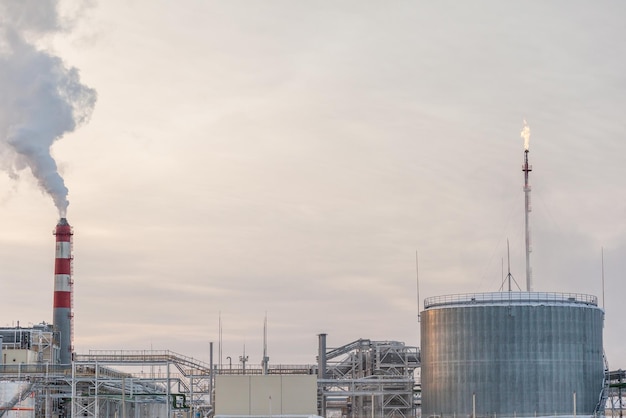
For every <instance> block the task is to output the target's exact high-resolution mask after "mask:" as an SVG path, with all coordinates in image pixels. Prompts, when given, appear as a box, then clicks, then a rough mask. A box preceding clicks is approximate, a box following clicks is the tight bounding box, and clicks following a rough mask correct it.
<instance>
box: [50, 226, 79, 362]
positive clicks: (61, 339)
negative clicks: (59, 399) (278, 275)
mask: <svg viewBox="0 0 626 418" xmlns="http://www.w3.org/2000/svg"><path fill="white" fill-rule="evenodd" d="M53 234H54V235H55V236H56V253H55V261H54V309H53V310H54V314H53V328H54V333H55V336H56V338H57V341H56V343H57V344H58V347H59V363H60V364H70V363H71V362H72V352H73V347H72V329H73V327H72V318H73V316H74V314H73V313H72V287H73V286H72V285H73V281H72V235H73V234H74V233H73V231H72V227H71V226H70V224H69V223H67V219H66V218H61V219H59V223H58V224H57V227H56V229H55V231H54V232H53Z"/></svg>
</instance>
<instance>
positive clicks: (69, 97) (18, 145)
mask: <svg viewBox="0 0 626 418" xmlns="http://www.w3.org/2000/svg"><path fill="white" fill-rule="evenodd" d="M58 6H59V5H58V0H0V167H1V168H3V169H4V170H5V171H6V172H7V173H8V174H9V176H10V177H11V178H13V179H18V178H19V174H20V172H21V171H22V170H25V169H27V168H29V169H30V171H31V172H32V174H33V175H34V176H35V178H36V179H37V182H38V184H39V186H40V187H41V189H42V190H43V191H44V192H46V193H48V194H49V195H50V196H51V197H52V199H53V200H54V204H55V205H56V207H57V209H58V210H59V215H60V216H61V217H65V214H66V211H67V206H68V204H69V202H68V200H67V193H68V189H67V187H65V182H64V181H63V178H62V177H61V175H60V174H59V172H58V169H57V164H56V162H55V160H54V158H53V157H52V155H51V153H50V148H51V147H52V145H53V143H54V142H55V141H57V140H58V139H60V138H62V137H63V135H65V134H66V133H69V132H72V131H73V130H74V129H76V127H77V126H78V125H80V124H81V123H84V122H86V121H88V119H89V117H90V116H91V112H92V110H93V107H94V105H95V102H96V92H95V90H93V89H91V88H89V87H87V86H85V85H83V84H81V82H80V77H79V74H78V70H77V69H76V68H72V67H67V66H66V65H65V63H64V62H63V61H62V60H61V58H59V57H56V56H54V55H52V54H51V53H49V52H47V51H46V50H45V49H43V48H41V47H38V44H41V43H42V41H44V40H46V39H47V38H48V37H50V36H51V35H54V34H55V33H57V32H59V31H61V29H62V28H61V24H60V19H59V13H58Z"/></svg>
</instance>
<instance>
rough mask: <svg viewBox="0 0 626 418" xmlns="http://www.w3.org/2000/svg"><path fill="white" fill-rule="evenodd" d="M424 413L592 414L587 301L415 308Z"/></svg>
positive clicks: (594, 369)
mask: <svg viewBox="0 0 626 418" xmlns="http://www.w3.org/2000/svg"><path fill="white" fill-rule="evenodd" d="M421 318H422V321H421V335H422V344H421V350H422V351H421V354H422V370H421V373H422V416H423V417H428V416H432V415H443V416H462V415H465V416H467V415H469V414H471V413H472V396H473V394H475V399H476V414H477V415H478V416H481V415H482V416H488V415H490V416H494V415H496V416H511V417H512V416H518V417H521V416H535V415H539V416H540V415H554V414H570V415H571V414H572V413H573V398H574V396H573V393H574V392H576V409H577V414H579V415H585V414H587V415H591V414H593V411H594V408H595V406H596V405H597V403H598V400H599V395H600V391H601V389H602V381H603V374H604V363H603V348H602V347H603V346H602V327H603V319H604V312H603V311H602V310H601V309H599V308H598V307H597V306H593V305H559V304H554V305H550V304H545V305H525V304H521V305H509V306H497V305H477V306H471V305H466V306H454V307H442V308H437V309H427V310H425V311H424V312H422V315H421Z"/></svg>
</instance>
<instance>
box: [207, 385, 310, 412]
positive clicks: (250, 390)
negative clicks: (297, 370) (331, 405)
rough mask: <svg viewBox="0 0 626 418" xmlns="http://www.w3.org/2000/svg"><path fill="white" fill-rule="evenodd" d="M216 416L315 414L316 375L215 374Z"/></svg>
mask: <svg viewBox="0 0 626 418" xmlns="http://www.w3.org/2000/svg"><path fill="white" fill-rule="evenodd" d="M215 415H216V417H218V416H222V417H226V416H267V417H273V416H281V415H282V416H287V415H288V416H294V415H300V416H317V376H314V375H237V376H234V375H217V376H215Z"/></svg>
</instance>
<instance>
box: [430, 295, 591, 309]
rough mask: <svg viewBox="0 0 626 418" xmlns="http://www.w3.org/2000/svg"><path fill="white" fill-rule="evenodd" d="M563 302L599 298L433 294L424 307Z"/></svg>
mask: <svg viewBox="0 0 626 418" xmlns="http://www.w3.org/2000/svg"><path fill="white" fill-rule="evenodd" d="M542 302H561V303H568V304H569V303H575V304H583V305H594V306H598V298H597V297H596V296H593V295H585V294H581V293H551V292H491V293H464V294H455V295H443V296H432V297H429V298H426V299H424V309H428V308H434V307H437V306H449V305H472V304H493V303H498V304H500V303H514V304H520V303H542Z"/></svg>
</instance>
